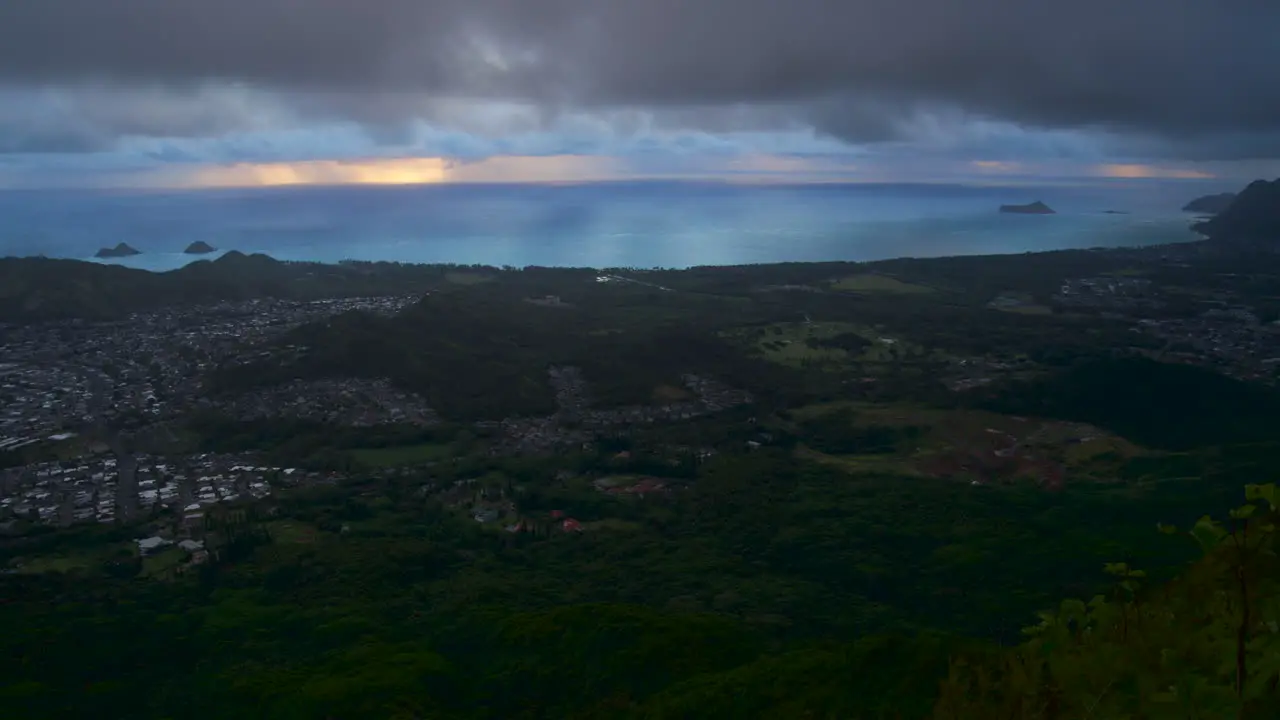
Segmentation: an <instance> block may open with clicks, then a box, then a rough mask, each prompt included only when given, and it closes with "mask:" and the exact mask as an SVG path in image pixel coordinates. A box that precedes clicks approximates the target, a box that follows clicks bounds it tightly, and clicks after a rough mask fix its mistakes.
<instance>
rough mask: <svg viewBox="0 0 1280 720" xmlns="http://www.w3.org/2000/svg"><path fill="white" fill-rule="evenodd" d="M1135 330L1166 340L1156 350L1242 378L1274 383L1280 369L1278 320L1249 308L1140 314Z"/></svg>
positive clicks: (1171, 356)
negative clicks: (1271, 320) (1151, 316)
mask: <svg viewBox="0 0 1280 720" xmlns="http://www.w3.org/2000/svg"><path fill="white" fill-rule="evenodd" d="M1135 330H1137V331H1139V332H1142V333H1144V334H1147V335H1152V336H1155V337H1157V338H1159V339H1161V340H1164V341H1165V343H1166V345H1165V347H1164V349H1163V350H1162V351H1160V352H1159V353H1158V356H1159V357H1161V358H1162V359H1165V360H1173V361H1177V362H1184V363H1187V364H1192V365H1200V366H1204V367H1211V368H1213V369H1216V370H1218V371H1220V372H1222V373H1224V374H1226V375H1230V376H1232V377H1235V378H1237V379H1240V380H1250V381H1256V382H1265V383H1274V382H1275V381H1276V379H1277V372H1280V326H1277V325H1276V324H1275V323H1262V322H1260V321H1259V320H1258V318H1257V316H1256V315H1254V314H1253V313H1252V312H1251V311H1250V310H1249V309H1247V308H1240V307H1236V308H1223V309H1219V310H1209V311H1206V312H1205V313H1203V314H1201V315H1198V316H1196V317H1192V318H1164V319H1146V320H1139V321H1138V324H1137V328H1135Z"/></svg>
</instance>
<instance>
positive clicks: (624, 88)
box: [0, 0, 1280, 154]
mask: <svg viewBox="0 0 1280 720" xmlns="http://www.w3.org/2000/svg"><path fill="white" fill-rule="evenodd" d="M1278 47H1280V3H1277V2H1275V1H1274V0H1216V1H1215V0H1057V1H1055V2H1046V1H1037V0H967V1H965V2H959V1H957V0H612V1H598V0H523V1H520V0H421V1H415V0H359V1H358V2H357V1H355V0H13V1H11V2H4V3H0V79H6V80H9V81H12V82H21V83H27V84H33V85H42V84H63V83H69V82H79V81H85V80H90V81H104V82H115V83H122V84H133V83H143V82H145V83H153V82H159V83H167V84H170V85H178V86H183V85H188V84H195V83H200V82H208V81H244V82H247V83H250V84H252V85H254V86H255V87H262V88H270V89H272V90H276V91H281V92H284V93H287V94H289V95H296V96H298V97H304V96H310V97H319V96H323V97H329V98H331V99H333V100H334V102H331V103H329V105H328V106H327V107H328V108H329V109H330V110H331V111H335V112H342V107H343V106H345V108H346V110H345V112H348V113H350V114H352V115H363V116H364V117H362V118H361V119H362V120H366V121H368V122H375V123H376V122H394V121H395V120H396V119H397V118H396V117H394V116H396V115H397V114H400V115H403V114H406V113H408V112H409V108H412V107H415V106H416V105H417V104H418V103H420V102H421V101H420V100H419V98H421V97H433V96H438V95H440V96H443V95H447V96H453V97H484V98H506V99H512V100H525V101H531V102H536V103H539V104H541V105H543V106H545V107H551V108H565V107H576V108H581V107H619V106H623V107H637V106H648V107H652V106H662V107H667V108H675V109H679V110H681V111H683V112H689V113H694V115H691V116H690V120H689V121H690V122H693V121H694V120H695V119H696V118H695V116H696V112H697V109H698V108H703V109H708V108H717V107H719V106H726V105H742V104H746V105H754V104H764V105H767V106H769V107H771V108H776V107H779V106H791V107H793V108H794V110H793V111H792V112H791V113H790V114H789V119H788V121H792V120H795V119H800V120H805V121H808V122H812V123H814V124H817V125H818V126H819V127H820V128H822V129H824V130H826V131H828V132H830V133H832V134H836V135H839V136H841V137H844V138H846V139H850V140H854V141H879V140H885V139H892V138H894V137H900V136H902V134H903V130H902V121H903V120H904V119H909V118H910V117H911V116H912V114H913V113H917V112H919V111H920V109H921V108H935V107H942V108H954V109H959V110H963V111H965V112H968V113H972V114H975V115H977V116H982V117H991V118H998V119H1003V120H1009V121H1013V122H1018V123H1023V124H1027V125H1031V126H1038V127H1050V128H1053V127H1057V128H1063V127H1077V128H1081V127H1082V128H1093V129H1101V130H1107V131H1114V132H1117V133H1125V132H1130V133H1154V134H1158V135H1161V136H1163V137H1165V138H1166V139H1168V140H1170V141H1177V142H1178V143H1180V144H1186V145H1187V146H1189V147H1190V146H1196V145H1197V144H1198V149H1197V150H1196V152H1199V153H1202V154H1203V153H1207V154H1213V153H1214V152H1216V150H1215V148H1222V150H1223V151H1224V152H1225V151H1227V150H1234V151H1237V152H1236V154H1248V151H1249V147H1251V145H1250V143H1249V142H1247V141H1248V139H1249V138H1251V137H1252V138H1267V137H1269V135H1268V133H1270V132H1271V131H1274V130H1277V129H1280V63H1277V62H1275V61H1274V56H1275V55H1276V53H1277V48H1278ZM335 103H336V105H335ZM335 108H336V110H335ZM708 112H712V114H710V115H708V116H707V117H708V118H713V117H717V116H715V115H714V112H713V111H710V110H708ZM770 117H772V116H770ZM773 120H774V121H776V122H781V119H780V118H776V117H773ZM1235 133H1242V134H1241V135H1239V136H1238V139H1235V140H1231V139H1228V136H1230V137H1237V136H1235V135H1234V134H1235ZM1233 143H1234V146H1233ZM1242 144H1243V145H1242ZM1152 147H1155V145H1153V146H1152ZM1258 147H1259V148H1260V149H1262V148H1270V149H1274V144H1273V143H1270V142H1262V143H1261V144H1260V145H1259V146H1258ZM1270 149H1269V150H1268V152H1269V151H1270Z"/></svg>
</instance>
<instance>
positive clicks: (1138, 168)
mask: <svg viewBox="0 0 1280 720" xmlns="http://www.w3.org/2000/svg"><path fill="white" fill-rule="evenodd" d="M1098 174H1099V175H1101V176H1103V177H1109V178H1166V179H1171V180H1208V179H1211V178H1213V177H1214V176H1213V175H1212V174H1210V173H1207V172H1201V171H1199V170H1186V169H1182V168H1165V167H1157V166H1155V165H1100V166H1098Z"/></svg>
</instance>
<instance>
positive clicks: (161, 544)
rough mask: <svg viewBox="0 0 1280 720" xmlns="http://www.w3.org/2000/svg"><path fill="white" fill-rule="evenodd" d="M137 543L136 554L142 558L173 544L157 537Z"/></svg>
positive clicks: (143, 539)
mask: <svg viewBox="0 0 1280 720" xmlns="http://www.w3.org/2000/svg"><path fill="white" fill-rule="evenodd" d="M137 543H138V554H140V555H142V556H143V557H146V556H148V555H150V554H152V553H154V552H156V551H158V550H161V549H163V548H165V547H168V546H169V545H172V544H173V543H172V542H170V541H169V540H165V539H164V538H162V537H159V536H155V537H149V538H142V539H141V540H138V541H137Z"/></svg>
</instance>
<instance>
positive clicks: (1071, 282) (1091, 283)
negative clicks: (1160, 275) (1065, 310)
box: [1053, 276, 1164, 309]
mask: <svg viewBox="0 0 1280 720" xmlns="http://www.w3.org/2000/svg"><path fill="white" fill-rule="evenodd" d="M1155 290H1156V289H1155V287H1154V286H1153V285H1152V283H1151V281H1150V280H1148V279H1146V278H1140V277H1109V276H1107V277H1090V278H1072V279H1068V280H1065V281H1063V283H1062V287H1061V288H1060V289H1059V291H1058V293H1057V294H1055V295H1054V296H1053V301H1054V303H1055V304H1057V305H1061V306H1065V307H1097V308H1101V307H1110V308H1116V309H1119V308H1126V309H1138V308H1159V307H1163V305H1164V303H1163V302H1161V301H1160V300H1159V299H1158V298H1157V296H1156V291H1155Z"/></svg>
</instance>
